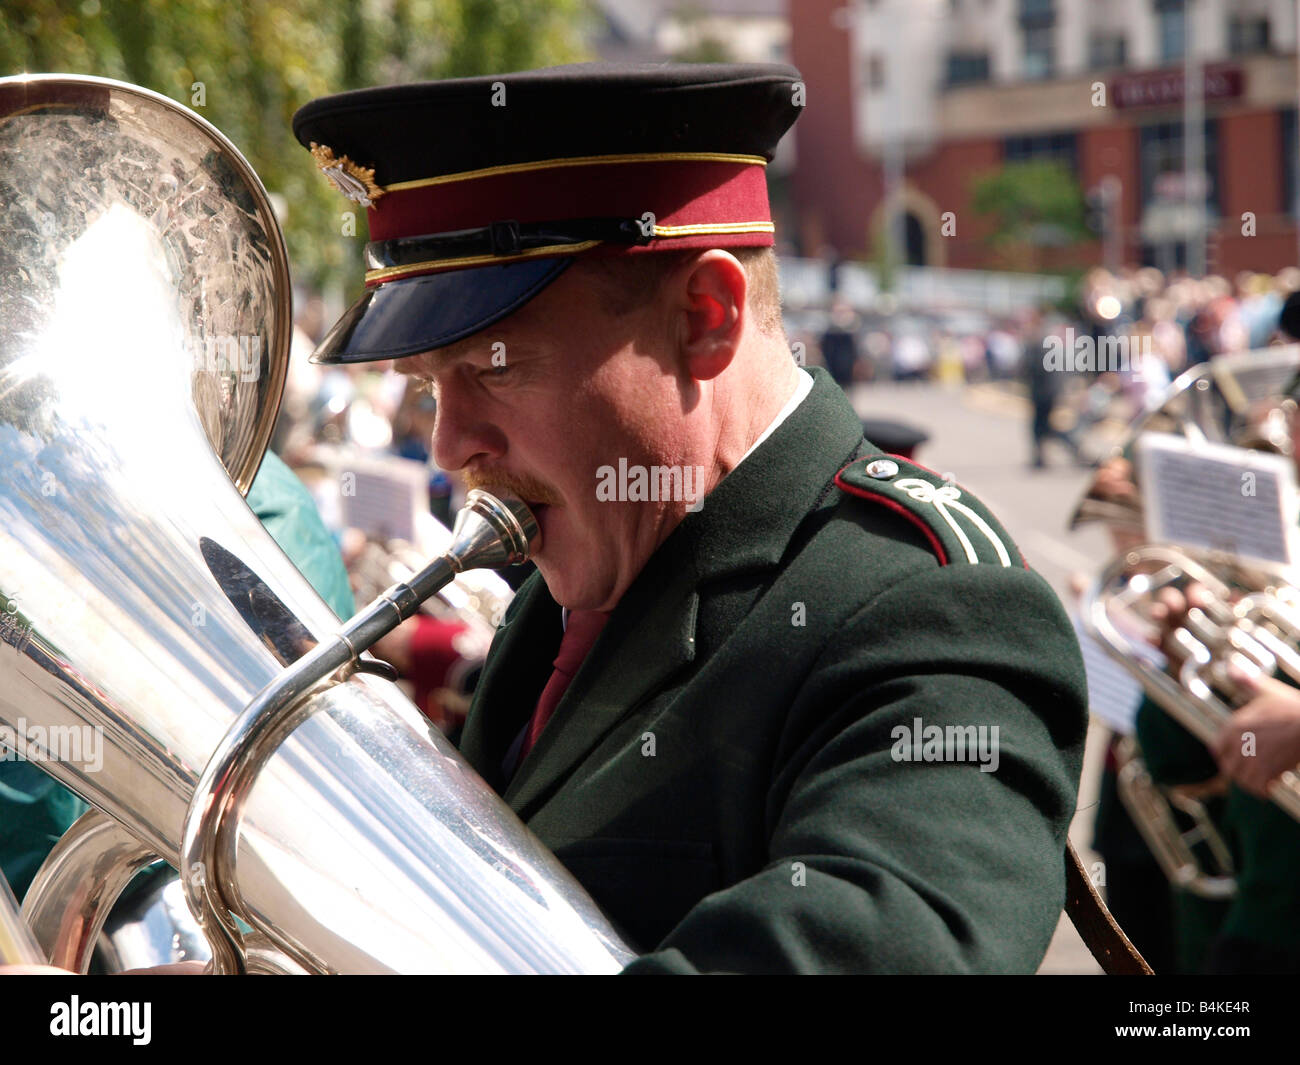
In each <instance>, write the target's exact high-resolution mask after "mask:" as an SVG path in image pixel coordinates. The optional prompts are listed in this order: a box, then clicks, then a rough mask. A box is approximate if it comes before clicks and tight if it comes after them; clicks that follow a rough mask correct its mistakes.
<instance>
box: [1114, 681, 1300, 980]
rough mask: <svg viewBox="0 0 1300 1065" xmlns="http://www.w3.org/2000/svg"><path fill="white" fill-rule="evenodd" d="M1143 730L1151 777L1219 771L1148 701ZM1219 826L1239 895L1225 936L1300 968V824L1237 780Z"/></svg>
mask: <svg viewBox="0 0 1300 1065" xmlns="http://www.w3.org/2000/svg"><path fill="white" fill-rule="evenodd" d="M1137 735H1138V742H1139V743H1140V744H1141V747H1142V756H1143V758H1145V760H1146V763H1147V767H1148V768H1149V769H1150V771H1151V776H1152V778H1153V779H1154V780H1156V781H1158V782H1159V783H1161V784H1166V785H1177V784H1193V783H1197V782H1200V781H1203V780H1209V779H1210V778H1212V777H1214V776H1217V775H1218V772H1219V769H1218V766H1217V765H1215V763H1214V758H1213V756H1212V755H1211V754H1210V752H1209V751H1208V750H1207V749H1206V747H1205V745H1204V744H1203V743H1201V741H1200V740H1198V739H1197V738H1196V737H1195V736H1193V735H1192V734H1191V733H1190V732H1188V731H1187V730H1186V729H1184V728H1183V727H1182V726H1181V725H1179V724H1178V723H1177V722H1176V721H1175V720H1174V719H1173V718H1172V717H1170V716H1169V715H1168V714H1167V713H1165V711H1164V710H1162V709H1161V708H1160V707H1159V706H1158V705H1157V704H1156V703H1154V702H1152V701H1151V700H1150V699H1146V700H1144V701H1143V703H1142V705H1141V706H1140V707H1139V708H1138V716H1137ZM1218 827H1219V828H1220V830H1221V831H1222V832H1223V835H1224V838H1225V839H1226V841H1227V842H1228V844H1229V846H1230V847H1231V848H1232V850H1233V859H1234V861H1235V863H1236V866H1237V894H1236V895H1235V896H1233V899H1232V902H1231V903H1230V904H1229V905H1228V907H1227V913H1226V916H1224V919H1223V923H1222V925H1221V926H1220V927H1219V932H1220V934H1221V935H1223V936H1227V937H1231V938H1234V939H1239V940H1245V941H1247V942H1250V943H1255V944H1259V945H1261V946H1262V947H1265V948H1267V949H1269V950H1270V951H1272V952H1274V953H1275V954H1276V957H1275V958H1274V959H1273V960H1274V962H1275V963H1276V965H1277V969H1276V971H1279V972H1281V971H1285V972H1290V973H1296V972H1300V824H1296V822H1295V820H1294V819H1293V818H1291V817H1290V816H1288V815H1287V814H1286V813H1285V812H1283V810H1282V808H1281V807H1280V806H1277V805H1276V804H1274V803H1272V802H1268V801H1267V800H1265V799H1257V798H1256V797H1255V796H1254V795H1251V794H1250V793H1249V792H1246V791H1243V790H1242V789H1241V788H1239V787H1237V785H1236V784H1232V785H1230V786H1229V788H1228V795H1227V799H1226V802H1224V804H1223V807H1222V816H1221V817H1220V819H1219V822H1218ZM1191 916H1192V918H1193V919H1194V918H1196V917H1197V916H1199V912H1194V913H1192V914H1191ZM1187 931H1189V929H1186V928H1184V929H1180V932H1187ZM1191 931H1195V929H1192V930H1191ZM1270 971H1274V970H1272V969H1270Z"/></svg>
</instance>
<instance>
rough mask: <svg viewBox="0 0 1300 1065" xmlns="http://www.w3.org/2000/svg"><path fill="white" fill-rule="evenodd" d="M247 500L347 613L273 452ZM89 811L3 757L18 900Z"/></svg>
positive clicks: (323, 544)
mask: <svg viewBox="0 0 1300 1065" xmlns="http://www.w3.org/2000/svg"><path fill="white" fill-rule="evenodd" d="M248 505H249V507H250V508H251V509H252V511H253V513H255V514H256V515H257V517H258V519H259V520H260V521H261V522H262V524H263V525H265V526H266V530H267V532H269V533H270V534H271V535H272V536H273V537H274V538H275V542H276V543H277V544H279V545H280V550H282V551H283V552H284V553H285V554H286V555H288V556H289V558H290V560H291V561H292V562H293V564H294V565H295V566H297V567H298V569H299V570H301V571H302V573H303V575H304V576H305V577H306V578H307V580H308V581H310V582H311V584H312V587H314V588H315V589H316V591H317V592H318V593H319V594H320V596H321V598H322V599H324V600H325V601H326V602H327V603H329V605H330V607H331V608H332V609H333V610H334V612H335V613H336V614H338V615H339V616H340V617H344V618H346V617H349V616H350V615H351V614H352V589H351V587H350V586H349V585H348V574H347V570H345V569H344V568H343V559H342V558H341V557H340V556H339V551H338V547H337V546H336V545H335V543H334V540H333V538H332V537H331V536H330V534H329V531H328V530H327V529H326V528H325V526H324V524H322V522H321V520H320V515H319V514H318V513H317V511H316V504H315V503H314V502H313V501H312V498H311V493H309V492H308V491H307V489H306V488H305V487H304V485H303V483H302V482H301V481H300V480H298V476H297V474H295V473H294V472H293V471H292V470H291V469H289V467H288V466H286V465H285V464H284V462H283V461H282V460H281V459H280V457H279V456H278V455H276V454H275V453H274V452H273V451H268V452H267V453H266V457H265V458H264V459H263V460H262V465H261V468H260V469H259V470H258V471H257V477H256V478H254V480H253V484H252V487H251V488H250V489H249V492H248ZM86 810H87V806H86V804H85V803H84V802H82V801H81V800H80V799H79V798H77V796H76V795H74V794H73V793H72V792H71V791H69V790H68V789H67V788H65V787H64V786H63V785H62V784H60V783H59V782H58V781H57V780H55V779H54V778H53V777H52V776H50V775H49V774H48V773H46V772H45V771H44V770H43V769H41V768H39V767H38V766H35V765H32V764H30V763H28V762H19V761H0V871H3V872H4V874H5V877H6V878H7V879H8V880H9V883H10V886H11V887H12V888H13V889H14V893H15V894H16V895H17V896H18V897H19V898H20V899H21V898H22V897H23V894H24V892H26V890H27V887H28V885H29V884H30V883H31V881H32V877H33V876H35V875H36V870H37V869H39V868H40V865H41V862H43V861H45V856H46V855H47V854H49V853H50V850H51V848H53V846H54V844H55V843H57V842H58V841H59V837H60V836H61V835H63V833H64V832H66V831H67V829H68V826H69V825H71V824H72V822H73V821H75V820H76V819H77V818H78V817H80V816H81V815H82V814H83V813H85V812H86Z"/></svg>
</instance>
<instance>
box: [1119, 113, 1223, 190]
mask: <svg viewBox="0 0 1300 1065" xmlns="http://www.w3.org/2000/svg"><path fill="white" fill-rule="evenodd" d="M1218 130H1219V127H1218V123H1217V122H1215V120H1214V119H1207V120H1206V122H1205V176H1206V180H1207V182H1208V186H1207V188H1206V195H1205V202H1206V205H1207V207H1208V208H1209V210H1210V212H1211V213H1212V214H1218V213H1219V150H1218V148H1219V145H1218V140H1219V138H1218ZM1140 146H1141V147H1140V149H1139V150H1140V161H1141V167H1142V206H1143V209H1144V210H1145V209H1146V208H1147V207H1149V206H1151V205H1153V204H1155V203H1157V202H1160V201H1162V200H1167V199H1168V198H1169V197H1167V196H1166V195H1165V194H1164V190H1163V189H1162V179H1165V180H1166V181H1168V179H1169V178H1170V176H1172V177H1173V181H1174V183H1175V184H1176V186H1177V187H1181V179H1182V173H1183V124H1182V123H1181V122H1158V123H1156V124H1155V125H1151V126H1144V127H1143V128H1142V131H1141V139H1140ZM1174 198H1175V199H1178V198H1180V197H1177V196H1176V197H1174Z"/></svg>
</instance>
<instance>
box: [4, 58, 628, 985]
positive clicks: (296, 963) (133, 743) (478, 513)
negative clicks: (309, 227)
mask: <svg viewBox="0 0 1300 1065" xmlns="http://www.w3.org/2000/svg"><path fill="white" fill-rule="evenodd" d="M289 291H290V290H289V280H288V269H287V262H286V255H285V251H284V245H283V241H282V238H281V235H280V231H279V227H278V225H277V223H276V220H275V217H274V214H273V212H272V210H271V207H270V204H269V202H268V199H267V196H266V193H265V191H264V190H263V189H262V186H261V184H260V182H259V181H258V180H257V177H256V176H255V174H254V173H253V171H252V170H251V168H250V167H249V166H248V164H247V163H246V162H245V161H244V159H243V158H242V157H241V156H240V154H239V153H238V151H237V150H236V149H235V148H234V147H233V146H232V145H231V144H230V143H229V142H228V141H227V140H226V139H225V138H224V137H223V136H222V135H221V134H220V133H218V132H217V131H216V130H215V129H214V128H213V127H212V126H210V125H209V124H208V123H206V122H205V121H204V120H203V119H201V118H199V117H198V116H197V115H195V114H193V113H192V112H190V111H189V110H187V109H186V108H184V107H181V106H179V105H178V104H176V103H174V102H172V101H171V100H168V99H166V98H165V97H162V96H159V95H156V94H154V93H151V92H149V91H147V90H144V89H140V88H137V87H134V86H129V85H125V84H121V83H118V82H112V81H107V80H103V79H97V78H88V77H72V76H57V75H51V76H33V77H27V76H24V77H20V78H7V79H0V729H5V730H8V731H7V732H0V735H3V736H7V737H8V738H9V739H10V740H12V744H11V745H12V746H15V747H16V748H18V749H19V750H18V753H19V754H20V755H21V756H23V757H26V758H28V759H29V760H32V761H34V762H36V763H37V764H39V765H40V766H41V768H43V769H45V770H47V771H48V772H50V773H51V774H52V775H53V776H54V777H56V778H57V779H58V780H60V781H61V782H62V783H64V784H65V785H67V786H68V787H70V788H72V789H73V790H74V791H75V792H77V793H78V794H79V795H80V796H81V797H82V798H84V799H85V800H86V801H87V802H88V803H90V804H91V806H92V807H93V809H92V810H91V811H90V812H89V813H87V814H86V815H85V816H83V817H82V818H81V819H80V820H79V821H78V822H77V823H76V824H75V825H74V826H73V827H72V828H71V829H70V830H69V831H68V833H67V834H66V835H65V837H64V838H63V839H62V840H61V841H60V842H59V844H58V845H57V846H56V847H55V849H54V851H53V852H52V853H51V854H50V856H49V858H48V859H47V861H46V863H45V865H44V866H43V867H42V868H41V870H40V871H39V873H38V874H37V878H36V880H35V881H34V883H33V885H32V887H31V889H30V890H29V891H28V893H27V897H26V899H25V900H24V904H23V914H24V916H25V917H26V919H27V921H28V922H29V923H30V925H31V927H32V929H33V931H34V933H35V935H36V938H37V941H38V942H39V944H40V946H41V949H42V951H43V952H44V954H45V955H46V957H47V958H48V959H49V960H50V961H51V962H53V963H54V964H57V965H62V966H64V967H67V968H72V969H74V970H78V971H84V970H85V967H86V965H87V963H88V960H89V954H90V951H91V949H92V948H93V946H94V944H95V942H96V940H97V938H98V936H99V931H100V928H101V927H102V925H103V921H104V918H105V916H106V914H107V911H108V909H109V908H110V907H111V905H112V902H113V900H114V899H115V898H116V897H117V895H118V893H119V892H120V891H121V889H122V888H123V887H124V886H125V884H126V883H127V881H128V880H129V879H130V878H131V876H132V875H133V874H134V873H135V872H136V871H137V870H138V869H140V868H142V867H143V866H144V865H146V864H149V863H151V862H153V861H155V860H157V859H159V858H161V859H162V860H164V861H166V862H167V863H169V864H170V865H172V866H173V868H175V869H176V870H177V871H178V872H179V873H180V884H181V887H180V888H179V889H178V890H179V892H180V893H182V894H183V896H184V900H185V903H186V904H187V905H188V907H189V909H190V911H191V912H192V914H193V916H194V919H195V921H196V922H197V923H198V925H199V927H200V928H201V929H202V932H203V934H204V936H205V937H206V938H207V940H208V943H209V945H210V947H211V950H212V955H213V965H212V967H213V970H214V971H216V972H232V973H234V972H248V971H257V972H308V973H377V972H400V973H415V972H448V973H451V972H455V973H461V972H612V971H617V970H618V969H619V968H621V967H622V965H624V964H625V963H626V962H627V960H629V959H630V957H631V952H630V951H629V950H628V948H627V947H626V946H625V945H624V944H623V943H622V942H621V941H620V939H619V937H618V935H617V934H616V932H615V931H614V930H613V929H612V928H611V927H610V925H609V924H608V922H607V921H606V919H605V918H604V917H603V915H602V914H601V913H600V912H599V910H598V909H597V907H596V906H595V904H594V903H593V902H592V901H591V899H590V898H589V897H588V896H587V895H586V894H585V893H584V892H583V890H582V889H581V887H580V886H579V885H578V883H577V882H576V881H575V880H574V879H573V878H572V876H571V875H570V874H569V873H568V872H567V871H566V870H565V869H564V868H563V867H562V866H561V865H560V863H559V862H558V861H557V860H556V859H555V857H554V856H553V855H551V854H550V853H549V852H548V851H547V850H546V849H545V848H544V847H543V846H542V845H541V844H540V842H539V841H538V840H537V839H536V838H535V837H534V836H532V834H531V833H529V832H528V830H527V829H526V828H525V827H524V826H523V825H522V823H521V822H519V820H518V819H517V818H516V817H515V816H514V814H513V813H512V812H511V811H510V810H509V809H508V808H507V807H506V806H505V804H504V803H502V802H501V801H500V799H498V798H497V796H496V795H495V794H494V793H493V792H492V791H491V789H490V788H489V787H488V786H487V785H486V784H485V783H484V782H483V781H482V780H481V779H480V778H479V777H478V776H477V775H476V774H475V773H474V772H473V770H472V769H470V768H469V767H468V766H467V765H466V763H465V762H464V761H463V760H462V759H461V758H460V756H459V754H458V753H457V752H456V751H455V749H454V748H453V747H452V746H451V745H450V744H449V743H448V742H447V740H446V739H445V738H443V737H442V736H441V734H439V733H438V732H437V731H436V730H435V729H433V728H432V726H431V725H430V724H429V722H428V721H427V720H426V719H425V718H424V717H423V716H422V715H421V714H420V713H419V711H418V710H417V709H416V708H415V707H414V706H413V705H412V704H411V703H410V701H409V700H408V699H407V698H406V697H405V696H404V695H403V694H402V693H401V691H400V690H399V689H398V688H397V686H396V685H395V684H394V683H393V681H392V678H391V672H390V671H389V670H388V669H387V667H385V666H384V664H383V663H380V662H377V661H375V660H373V659H371V658H369V656H367V655H366V654H365V653H364V651H365V648H366V647H367V646H369V644H370V643H372V642H373V641H374V639H375V638H377V637H378V636H380V635H382V634H383V633H384V632H386V631H388V630H389V629H391V628H392V627H393V626H395V625H396V624H397V623H398V622H399V621H400V620H401V619H402V618H404V617H408V616H410V615H411V614H412V613H413V612H414V611H415V610H417V609H418V608H419V605H420V603H421V602H422V601H423V599H425V598H427V597H428V596H430V595H432V594H434V593H435V592H437V591H438V590H439V589H440V588H443V587H445V586H446V585H447V583H448V582H449V581H451V580H452V579H453V578H454V577H455V576H456V575H457V573H458V572H460V571H462V570H465V569H471V568H474V567H481V566H489V567H491V566H500V565H504V564H507V563H509V562H512V561H520V560H521V559H523V558H526V557H527V555H528V553H529V551H530V546H531V540H532V539H533V538H534V537H535V536H536V524H535V522H533V520H532V516H531V515H530V514H529V513H528V511H527V508H526V507H524V506H523V504H522V503H519V502H518V501H513V500H509V499H497V498H495V497H492V496H489V495H487V494H486V493H477V494H475V495H472V496H471V498H470V500H469V502H468V504H467V506H466V508H465V510H463V511H462V512H461V514H460V516H459V517H458V520H457V524H456V529H455V530H454V532H453V534H452V536H451V537H450V543H449V544H448V545H447V546H446V548H445V550H444V551H443V552H442V553H441V554H440V556H439V557H437V558H435V559H434V560H433V561H432V562H429V563H428V564H426V565H423V566H422V568H420V569H419V570H418V572H416V573H415V574H414V575H413V576H411V577H410V578H409V579H408V580H404V581H401V582H398V583H396V584H394V585H393V586H392V587H390V588H389V589H388V590H387V591H386V592H384V594H383V595H382V596H381V597H380V598H379V599H378V600H376V602H374V603H372V604H371V605H370V606H369V607H367V608H365V609H364V610H362V611H361V612H360V613H359V614H358V615H357V616H356V617H355V618H353V619H351V620H350V621H349V622H347V623H346V624H342V625H341V624H340V622H339V621H338V619H337V618H336V617H335V616H334V614H333V613H332V611H330V610H329V608H328V607H327V606H326V605H325V603H324V602H323V601H322V600H321V598H320V597H319V596H318V595H317V594H316V593H315V591H314V590H313V589H312V588H311V586H310V585H309V584H308V583H307V582H306V580H305V579H304V578H303V577H302V576H301V575H300V574H299V573H298V572H297V570H296V569H295V568H294V567H293V565H292V564H291V563H290V562H289V560H288V559H287V558H286V557H285V556H284V554H283V553H282V552H281V551H280V549H279V548H278V547H277V545H276V544H275V542H274V541H273V540H272V539H271V537H270V535H269V534H268V533H267V532H266V531H265V530H264V529H263V528H262V526H261V525H260V523H259V522H258V521H257V519H256V518H255V516H254V515H253V514H252V512H251V511H250V510H249V509H248V507H247V505H246V504H245V502H244V500H243V498H242V495H241V493H243V492H246V491H247V489H248V487H249V485H250V484H251V482H252V479H253V476H254V475H255V473H256V471H257V468H258V465H259V463H260V461H261V457H262V454H263V452H264V450H265V448H266V445H267V442H268V440H269V439H270V435H271V429H272V424H273V422H274V420H275V416H276V411H277V408H278V404H279V401H280V392H281V389H282V387H283V383H284V378H285V372H286V365H287V359H288V345H289V332H290V320H289V310H290V308H289V297H288V294H289ZM172 902H173V903H176V902H177V900H176V899H173V900H172ZM250 929H251V931H250Z"/></svg>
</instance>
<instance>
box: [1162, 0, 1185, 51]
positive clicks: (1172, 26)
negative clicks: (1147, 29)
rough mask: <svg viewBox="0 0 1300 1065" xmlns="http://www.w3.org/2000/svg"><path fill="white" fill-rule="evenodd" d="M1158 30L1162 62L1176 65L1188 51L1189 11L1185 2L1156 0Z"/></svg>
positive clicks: (1181, 0) (1180, 0) (1179, 0)
mask: <svg viewBox="0 0 1300 1065" xmlns="http://www.w3.org/2000/svg"><path fill="white" fill-rule="evenodd" d="M1156 29H1157V33H1158V35H1159V38H1160V61H1161V62H1162V63H1175V62H1177V61H1178V60H1180V59H1182V58H1183V53H1184V52H1185V51H1186V50H1187V11H1186V9H1185V8H1184V7H1183V0H1156Z"/></svg>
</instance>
